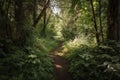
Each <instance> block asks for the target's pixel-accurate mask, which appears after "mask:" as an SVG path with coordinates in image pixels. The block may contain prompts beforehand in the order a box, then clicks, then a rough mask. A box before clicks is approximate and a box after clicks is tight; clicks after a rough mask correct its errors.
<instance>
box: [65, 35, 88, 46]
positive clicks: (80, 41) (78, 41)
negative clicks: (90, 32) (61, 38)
mask: <svg viewBox="0 0 120 80" xmlns="http://www.w3.org/2000/svg"><path fill="white" fill-rule="evenodd" d="M81 44H85V45H88V44H89V43H88V38H87V37H84V36H78V37H75V39H74V40H70V41H69V42H68V43H67V46H69V47H71V48H77V47H79V46H80V45H81Z"/></svg>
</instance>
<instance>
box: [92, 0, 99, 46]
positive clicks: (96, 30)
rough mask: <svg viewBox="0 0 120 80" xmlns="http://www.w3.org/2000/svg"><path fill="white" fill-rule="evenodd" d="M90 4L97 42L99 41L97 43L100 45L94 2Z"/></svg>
mask: <svg viewBox="0 0 120 80" xmlns="http://www.w3.org/2000/svg"><path fill="white" fill-rule="evenodd" d="M90 3H91V7H92V13H93V21H94V29H95V37H96V41H97V43H98V44H99V42H100V40H99V33H98V28H97V22H96V16H95V10H94V6H93V0H90Z"/></svg>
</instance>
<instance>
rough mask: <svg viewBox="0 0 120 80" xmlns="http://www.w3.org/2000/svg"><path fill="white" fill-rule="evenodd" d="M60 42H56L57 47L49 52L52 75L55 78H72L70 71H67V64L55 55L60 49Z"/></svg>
mask: <svg viewBox="0 0 120 80" xmlns="http://www.w3.org/2000/svg"><path fill="white" fill-rule="evenodd" d="M61 47H62V43H59V44H58V47H57V48H56V49H55V50H53V51H52V52H51V53H50V56H51V58H52V59H53V61H54V62H53V64H54V76H55V80H73V79H72V77H71V75H70V73H69V72H68V65H67V62H66V60H65V59H64V58H63V57H62V56H59V55H57V53H58V51H59V50H60V49H61Z"/></svg>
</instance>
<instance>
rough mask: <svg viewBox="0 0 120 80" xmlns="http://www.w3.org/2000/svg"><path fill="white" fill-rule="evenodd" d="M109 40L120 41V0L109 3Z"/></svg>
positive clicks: (111, 0)
mask: <svg viewBox="0 0 120 80" xmlns="http://www.w3.org/2000/svg"><path fill="white" fill-rule="evenodd" d="M107 39H109V40H115V41H119V40H120V0H109V1H108V28H107Z"/></svg>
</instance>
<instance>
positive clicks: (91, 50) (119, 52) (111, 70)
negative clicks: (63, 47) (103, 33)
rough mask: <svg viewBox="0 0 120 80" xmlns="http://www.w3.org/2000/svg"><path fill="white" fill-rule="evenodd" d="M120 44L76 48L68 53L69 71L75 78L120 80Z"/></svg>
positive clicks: (78, 79) (82, 79) (81, 79)
mask: <svg viewBox="0 0 120 80" xmlns="http://www.w3.org/2000/svg"><path fill="white" fill-rule="evenodd" d="M118 45H119V44H115V43H114V45H113V44H112V43H111V44H110V45H107V46H106V45H100V46H95V47H92V46H86V45H81V46H80V48H77V49H74V50H72V51H71V52H69V54H67V57H66V58H67V60H68V61H69V62H70V68H69V71H70V72H71V73H72V74H73V77H74V79H75V80H119V79H120V47H119V46H118ZM115 47H116V48H115Z"/></svg>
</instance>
